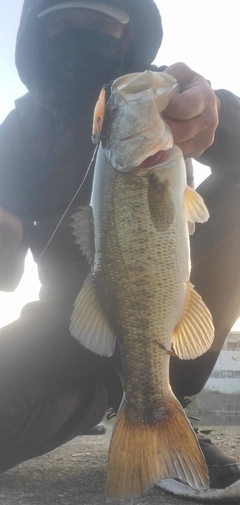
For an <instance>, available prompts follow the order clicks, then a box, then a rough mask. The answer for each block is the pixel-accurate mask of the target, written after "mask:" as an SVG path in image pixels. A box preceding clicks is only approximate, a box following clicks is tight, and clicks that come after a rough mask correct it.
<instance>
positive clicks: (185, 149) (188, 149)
mask: <svg viewBox="0 0 240 505" xmlns="http://www.w3.org/2000/svg"><path fill="white" fill-rule="evenodd" d="M214 136H215V130H214V131H212V134H211V135H210V134H209V132H201V133H200V134H199V135H197V136H196V137H194V138H193V139H189V140H186V141H184V142H179V143H177V142H176V144H177V145H178V147H179V148H180V149H181V151H182V153H183V155H184V156H186V157H189V158H198V157H199V156H201V154H203V153H204V151H205V150H206V149H207V148H208V147H210V146H211V145H212V144H213V142H214Z"/></svg>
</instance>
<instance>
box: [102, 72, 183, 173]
mask: <svg viewBox="0 0 240 505" xmlns="http://www.w3.org/2000/svg"><path fill="white" fill-rule="evenodd" d="M178 92H179V86H178V83H177V81H176V79H174V77H172V76H170V75H169V74H166V73H164V72H152V71H150V70H147V71H145V72H142V73H134V74H128V75H124V76H122V77H120V78H118V79H116V80H115V81H114V82H113V85H112V92H111V96H110V99H109V101H108V105H107V114H108V138H107V140H106V142H105V143H104V149H105V152H106V155H107V157H108V159H109V160H110V161H111V163H112V165H113V167H114V168H115V169H117V170H119V171H121V172H130V171H133V172H134V169H135V167H138V166H139V165H141V164H142V163H143V162H144V160H146V159H147V158H149V157H153V156H154V155H156V154H157V153H159V151H168V150H169V149H171V148H172V146H173V135H172V132H171V130H170V128H169V126H168V124H167V123H166V122H165V121H164V119H163V118H162V115H161V113H162V111H163V110H164V109H165V108H166V107H167V105H168V103H169V101H170V99H171V98H172V97H173V96H174V95H176V94H177V93H178Z"/></svg>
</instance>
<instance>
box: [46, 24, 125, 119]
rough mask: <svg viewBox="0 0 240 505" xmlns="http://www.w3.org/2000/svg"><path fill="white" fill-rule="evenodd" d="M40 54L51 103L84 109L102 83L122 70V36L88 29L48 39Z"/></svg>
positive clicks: (94, 97) (64, 108)
mask: <svg viewBox="0 0 240 505" xmlns="http://www.w3.org/2000/svg"><path fill="white" fill-rule="evenodd" d="M43 54H44V57H43V62H44V72H43V74H42V75H44V78H43V79H44V82H43V86H44V88H45V89H46V90H47V95H48V97H49V99H50V101H51V102H52V105H54V104H55V106H57V107H60V108H61V109H62V110H72V109H75V110H76V109H79V108H81V109H85V110H86V107H87V106H88V104H90V103H92V100H96V99H97V96H98V94H99V92H100V89H101V87H102V86H103V84H108V83H110V82H111V81H112V80H114V79H115V78H117V77H119V76H120V75H121V73H122V68H123V49H122V40H119V39H116V38H114V37H110V36H108V35H103V34H99V33H95V32H91V31H89V30H82V29H75V30H72V31H66V32H63V33H60V34H58V35H56V36H54V37H52V38H50V39H47V40H46V41H45V47H44V53H43ZM93 105H94V104H93Z"/></svg>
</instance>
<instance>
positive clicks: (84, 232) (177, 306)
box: [70, 71, 214, 501]
mask: <svg viewBox="0 0 240 505" xmlns="http://www.w3.org/2000/svg"><path fill="white" fill-rule="evenodd" d="M177 90H178V88H177V82H176V80H175V79H174V78H173V77H171V76H169V75H168V74H165V73H155V72H150V71H147V72H144V73H141V74H129V75H127V76H123V77H121V78H119V79H117V80H116V81H115V82H114V83H113V86H112V92H111V96H110V99H109V102H108V105H107V121H108V122H107V125H108V129H109V135H108V138H107V139H104V140H103V142H102V145H101V146H100V148H99V152H98V156H97V160H96V167H95V175H94V182H93V191H92V198H91V206H89V207H87V208H86V207H85V208H81V209H80V210H79V212H78V213H77V214H76V215H75V216H74V217H75V223H74V229H75V231H74V233H75V235H76V237H77V242H78V243H79V244H80V246H81V248H82V251H83V253H84V254H85V255H86V256H87V258H88V260H89V262H90V264H91V273H90V275H89V276H88V278H87V279H86V281H85V284H84V286H83V288H82V289H81V291H80V293H79V295H78V297H77V300H76V302H75V306H74V311H73V314H72V318H71V327H70V330H71V333H72V335H73V336H74V337H75V338H76V339H78V340H79V342H80V343H81V344H82V345H84V346H85V347H87V348H88V349H90V350H91V351H93V352H95V353H99V354H100V355H105V356H110V355H111V354H112V353H113V351H114V348H115V345H116V342H118V345H119V347H120V352H121V359H122V367H123V376H124V398H123V402H122V405H121V407H120V410H119V412H118V415H117V419H116V423H115V426H114V430H113V434H112V440H111V444H110V449H109V461H108V477H107V487H106V492H107V497H108V498H109V499H112V500H119V501H124V500H126V499H130V498H133V497H137V496H139V495H141V494H142V493H143V492H144V491H146V490H148V489H149V488H151V487H152V486H153V485H154V484H156V483H157V482H158V481H159V480H162V479H165V478H176V479H179V480H180V481H182V482H185V483H188V484H189V486H191V487H192V488H194V489H196V490H198V491H204V490H206V489H207V488H208V486H209V480H208V471H207V466H206V463H205V459H204V457H203V454H202V452H201V449H200V447H199V445H198V442H197V439H196V436H195V434H194V432H193V430H192V428H191V425H190V423H189V421H188V419H187V417H186V415H185V413H184V411H183V409H182V407H181V405H180V404H179V402H178V401H177V399H176V398H175V396H174V394H173V392H172V390H171V387H170V384H169V355H170V354H173V355H177V356H178V357H180V358H181V359H193V358H196V357H197V356H200V355H201V354H203V353H204V352H206V351H207V349H208V348H209V347H210V345H211V344H212V341H213V335H214V328H213V323H212V318H211V314H210V312H209V310H208V309H207V307H206V306H205V304H204V302H203V301H202V299H201V297H200V296H199V295H198V293H197V292H196V291H195V290H194V287H193V286H192V285H191V283H190V282H189V276H190V250H189V234H188V233H189V229H188V223H190V225H191V226H190V227H191V228H192V227H193V225H194V223H195V222H204V221H206V220H207V219H208V217H209V214H208V211H207V208H206V206H205V204H204V202H203V200H202V198H201V197H200V196H199V195H198V193H197V192H195V191H194V190H193V189H191V188H190V187H188V186H187V184H186V170H185V163H184V159H183V156H182V152H181V150H180V149H179V148H178V147H177V146H174V145H173V138H172V133H171V131H170V129H169V127H168V126H167V124H166V123H165V122H164V121H163V119H162V117H161V112H162V111H163V110H164V108H165V107H166V106H167V104H168V102H169V99H170V98H171V96H173V95H174V94H175V93H176V92H177Z"/></svg>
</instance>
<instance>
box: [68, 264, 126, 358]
mask: <svg viewBox="0 0 240 505" xmlns="http://www.w3.org/2000/svg"><path fill="white" fill-rule="evenodd" d="M70 332H71V335H72V336H73V337H75V338H76V339H77V340H78V341H79V342H80V344H82V345H83V346H84V347H86V348H87V349H89V350H90V351H92V352H95V353H96V354H100V355H101V356H111V355H112V354H113V351H114V349H115V345H116V335H115V333H114V331H113V329H112V328H111V327H110V325H109V323H108V320H107V318H106V316H105V314H104V313H103V311H102V309H101V306H100V304H99V301H98V298H97V293H96V289H95V285H94V281H93V278H92V274H91V273H90V274H89V275H88V277H87V279H86V280H85V282H84V284H83V287H82V289H81V291H80V293H79V295H78V297H77V299H76V301H75V304H74V310H73V313H72V316H71V324H70Z"/></svg>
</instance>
